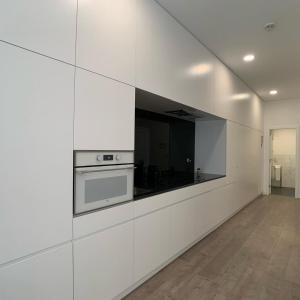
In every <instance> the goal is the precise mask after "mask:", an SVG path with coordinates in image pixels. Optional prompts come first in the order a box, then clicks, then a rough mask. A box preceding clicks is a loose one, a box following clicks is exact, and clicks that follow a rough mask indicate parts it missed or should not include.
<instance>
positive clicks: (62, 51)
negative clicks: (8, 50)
mask: <svg viewBox="0 0 300 300" xmlns="http://www.w3.org/2000/svg"><path fill="white" fill-rule="evenodd" d="M76 7H77V1H76V0H63V1H62V0H43V1H41V0H26V1H22V0H9V1H2V2H1V10H0V40H3V41H6V42H9V43H12V44H15V45H18V46H21V47H24V48H27V49H30V50H33V51H36V52H39V53H42V54H45V55H48V56H51V57H54V58H57V59H60V60H63V61H66V62H69V63H72V64H74V61H75V34H76Z"/></svg>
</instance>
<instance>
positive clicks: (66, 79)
mask: <svg viewBox="0 0 300 300" xmlns="http://www.w3.org/2000/svg"><path fill="white" fill-rule="evenodd" d="M0 64H1V71H0V81H1V90H0V99H1V100H0V136H1V147H0V164H1V168H0V182H1V189H0V199H1V201H0V236H1V237H3V239H2V242H1V246H0V249H1V250H0V264H1V263H5V262H8V261H10V260H13V259H16V258H20V257H22V256H25V255H28V254H30V253H33V252H36V251H39V250H42V249H45V248H48V247H51V246H54V245H56V244H60V243H63V242H65V241H68V240H71V238H72V189H73V172H72V167H73V161H72V154H73V149H72V148H73V110H74V103H73V102H74V95H73V94H74V92H73V89H74V67H72V66H70V65H67V64H64V63H61V62H57V61H55V60H52V59H49V58H46V57H43V56H40V55H36V54H34V53H32V52H29V51H25V50H22V49H20V48H18V47H14V46H10V45H8V44H5V43H0Z"/></svg>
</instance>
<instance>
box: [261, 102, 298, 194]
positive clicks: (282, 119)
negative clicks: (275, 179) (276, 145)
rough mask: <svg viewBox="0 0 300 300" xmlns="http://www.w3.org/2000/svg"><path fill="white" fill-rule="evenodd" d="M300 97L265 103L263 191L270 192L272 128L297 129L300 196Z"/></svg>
mask: <svg viewBox="0 0 300 300" xmlns="http://www.w3.org/2000/svg"><path fill="white" fill-rule="evenodd" d="M299 116H300V99H294V100H275V101H268V102H265V103H264V176H263V192H264V194H268V193H269V178H270V176H269V172H270V170H269V160H268V159H269V156H270V129H283V128H295V129H296V136H297V142H296V153H297V154H296V178H297V179H296V197H300V194H299V186H300V173H299V172H300V170H299V166H298V165H299V158H300V157H299V128H300V118H299Z"/></svg>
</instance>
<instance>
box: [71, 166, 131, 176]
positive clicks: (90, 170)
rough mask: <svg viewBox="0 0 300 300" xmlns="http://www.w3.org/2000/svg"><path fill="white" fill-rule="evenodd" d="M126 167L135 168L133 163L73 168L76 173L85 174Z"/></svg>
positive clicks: (125, 168) (124, 168)
mask: <svg viewBox="0 0 300 300" xmlns="http://www.w3.org/2000/svg"><path fill="white" fill-rule="evenodd" d="M127 169H129V170H130V169H136V167H135V166H134V165H133V164H128V165H115V166H98V167H82V168H75V171H76V173H79V174H85V173H94V172H105V171H112V170H113V171H115V170H127Z"/></svg>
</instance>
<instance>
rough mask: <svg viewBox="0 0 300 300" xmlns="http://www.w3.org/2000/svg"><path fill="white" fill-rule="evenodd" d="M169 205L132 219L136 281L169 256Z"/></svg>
mask: <svg viewBox="0 0 300 300" xmlns="http://www.w3.org/2000/svg"><path fill="white" fill-rule="evenodd" d="M170 242H171V214H170V207H167V208H164V209H161V210H159V211H156V212H153V213H150V214H148V215H146V216H142V217H140V218H137V219H135V221H134V255H135V261H134V279H135V281H138V280H140V279H142V278H143V277H144V276H146V275H148V274H149V273H150V272H151V271H153V270H155V269H156V268H158V267H159V266H160V265H162V264H163V263H164V262H166V261H167V260H168V259H169V258H170V257H171V248H170V245H171V243H170Z"/></svg>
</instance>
